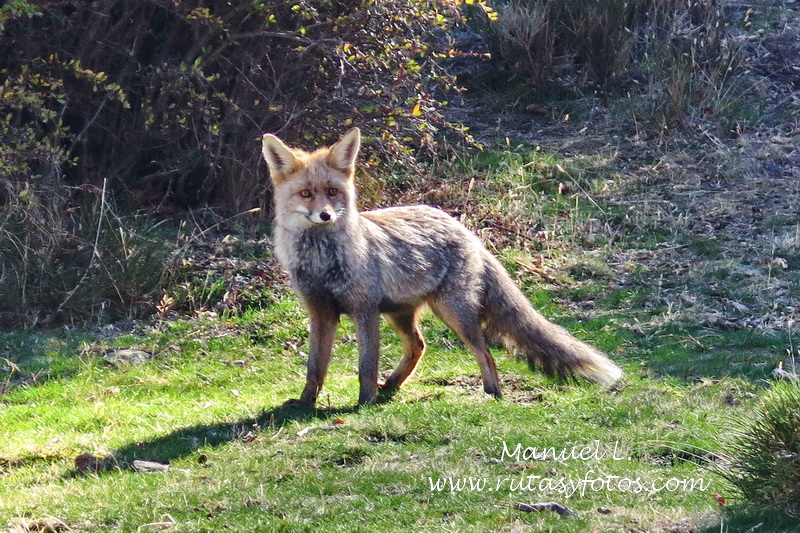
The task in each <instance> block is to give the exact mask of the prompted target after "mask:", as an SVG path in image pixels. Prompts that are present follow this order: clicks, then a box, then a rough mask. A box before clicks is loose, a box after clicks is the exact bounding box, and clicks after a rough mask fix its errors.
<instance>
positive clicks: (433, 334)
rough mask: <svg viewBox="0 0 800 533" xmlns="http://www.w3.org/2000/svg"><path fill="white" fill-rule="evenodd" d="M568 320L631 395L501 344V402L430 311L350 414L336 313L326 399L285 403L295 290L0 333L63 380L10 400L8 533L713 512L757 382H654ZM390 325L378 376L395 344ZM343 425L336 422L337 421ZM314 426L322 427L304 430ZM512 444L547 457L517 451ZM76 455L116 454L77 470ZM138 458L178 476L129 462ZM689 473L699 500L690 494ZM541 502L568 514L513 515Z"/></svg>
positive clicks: (295, 349)
mask: <svg viewBox="0 0 800 533" xmlns="http://www.w3.org/2000/svg"><path fill="white" fill-rule="evenodd" d="M549 296H550V295H548V294H545V293H535V294H533V300H534V301H544V300H545V299H547V298H548V297H549ZM550 309H551V310H557V309H558V308H557V307H552V305H551V306H550ZM550 314H551V316H552V315H553V313H550ZM557 314H560V315H562V317H561V319H559V321H561V322H562V323H565V324H566V325H567V326H568V327H571V328H572V329H574V330H575V332H576V334H577V335H579V336H581V337H583V338H587V339H589V340H592V341H593V342H594V341H596V342H597V344H598V345H600V346H602V347H603V348H605V349H607V350H609V351H611V352H612V354H615V355H614V356H615V358H616V359H618V360H620V361H622V362H623V366H624V367H625V369H626V372H627V377H626V378H625V381H624V382H623V383H622V384H621V385H620V386H618V387H616V388H614V389H611V390H604V389H602V388H601V387H599V386H596V385H589V384H583V383H575V382H563V381H559V380H554V379H550V378H546V377H544V376H542V375H539V374H533V373H531V372H529V371H528V370H527V368H526V367H525V365H524V364H523V363H520V362H518V361H516V360H514V359H513V358H512V357H509V356H505V355H503V352H502V351H500V350H498V351H496V355H497V359H498V362H499V366H500V371H501V375H502V379H503V388H504V392H505V395H506V399H504V400H502V401H495V400H492V399H490V398H488V397H487V396H486V395H484V394H483V392H482V387H481V384H480V379H479V377H478V376H479V372H478V369H477V365H476V363H475V362H474V360H473V358H472V356H471V355H470V354H469V353H468V352H467V351H466V350H465V349H464V347H463V346H461V345H460V344H459V343H458V342H457V341H456V340H455V337H454V336H453V335H452V333H449V332H448V331H447V330H446V328H445V327H444V326H443V325H442V324H441V323H439V322H438V321H437V320H435V319H433V318H431V317H426V319H425V321H424V327H425V331H426V332H425V335H426V337H427V338H428V339H429V341H430V346H429V352H428V354H427V355H426V356H425V358H424V359H423V362H422V363H421V365H420V368H419V369H418V371H417V373H416V375H415V376H414V377H413V378H412V380H411V381H410V382H409V383H408V384H407V386H405V387H403V389H401V391H400V392H399V393H398V394H397V395H396V396H394V398H392V399H391V400H389V401H387V402H386V403H383V404H380V405H377V406H372V407H367V408H362V409H356V408H355V407H354V404H355V399H356V394H357V389H358V384H357V378H356V367H357V350H356V344H355V337H354V333H353V328H352V325H351V324H350V323H349V321H345V322H343V325H342V327H341V329H340V335H339V343H338V344H337V350H336V356H335V358H334V361H333V363H332V365H331V369H330V373H329V379H328V382H327V383H326V387H325V389H324V393H323V394H322V396H321V398H320V401H319V404H318V409H316V410H303V409H298V408H284V407H281V405H282V402H283V401H284V400H286V399H287V398H290V397H296V396H297V395H298V393H299V392H300V390H301V388H302V385H303V381H304V377H303V373H304V362H305V358H304V356H303V354H302V352H303V351H304V350H305V349H306V338H307V335H306V333H305V314H304V312H303V311H302V310H301V309H300V308H299V307H298V305H297V304H296V303H295V302H294V300H292V299H283V300H280V301H279V303H278V304H277V305H275V306H273V307H271V308H270V309H268V310H263V311H254V310H251V311H249V312H248V313H246V314H244V315H242V316H240V317H237V318H235V319H232V320H222V319H215V320H205V321H198V320H191V321H187V320H184V321H177V322H172V323H163V324H157V325H155V326H153V327H150V328H141V329H140V330H137V331H134V332H132V333H128V334H125V335H123V336H119V337H117V338H114V339H113V340H109V339H99V338H91V337H90V336H87V335H83V336H71V335H52V336H49V335H44V334H42V335H40V336H37V337H32V336H31V337H28V340H27V341H26V340H25V337H24V336H23V335H20V334H12V335H4V336H3V337H2V339H1V340H0V343H1V344H0V345H2V347H3V350H4V353H10V352H11V350H10V348H11V347H17V346H20V345H24V346H26V348H25V349H24V350H19V351H15V352H14V353H15V354H17V355H16V356H15V365H16V366H17V367H18V368H19V370H18V371H17V372H18V374H19V375H20V376H22V375H32V374H34V373H35V372H37V371H39V370H38V369H41V368H43V366H42V365H44V366H47V367H48V368H50V369H56V368H60V369H63V371H60V372H51V374H50V376H49V378H48V379H47V380H42V381H34V380H32V379H28V380H22V379H20V380H18V381H16V382H13V383H9V385H8V388H7V390H6V393H5V394H4V395H3V396H2V415H1V418H0V431H2V433H3V434H4V435H8V438H6V439H4V441H3V442H2V443H0V458H1V459H0V472H1V473H0V494H1V495H2V497H0V502H2V503H0V516H3V523H9V524H20V523H30V521H35V520H36V519H40V518H41V517H47V516H50V517H57V518H58V519H59V520H62V521H63V522H64V523H66V524H67V525H68V526H69V527H73V528H80V529H81V530H82V531H108V530H135V529H137V528H140V527H142V526H145V525H147V524H151V526H150V527H154V528H158V527H168V528H169V529H170V530H174V531H213V530H218V529H220V528H223V527H227V528H230V529H232V530H242V531H243V530H259V529H260V530H267V531H281V530H286V531H306V530H308V531H312V530H314V531H319V530H320V528H322V529H324V530H326V531H367V530H373V529H374V528H375V527H381V528H382V529H384V530H387V531H408V530H420V531H448V530H458V531H486V530H510V529H512V528H514V527H532V528H537V529H541V528H544V529H547V530H554V531H584V530H586V529H587V528H612V529H619V528H622V529H624V528H630V527H638V526H636V524H642V523H649V524H655V525H658V524H660V523H663V524H666V523H667V521H668V519H667V518H666V516H673V518H674V517H675V516H677V517H678V518H674V519H675V520H678V519H680V520H688V521H691V522H692V523H697V524H702V523H703V521H704V520H708V519H713V516H714V515H715V513H716V511H717V509H716V507H715V505H716V504H715V503H714V500H713V497H712V494H713V493H714V492H719V493H725V492H726V491H727V490H728V487H727V485H726V484H725V482H724V481H723V480H721V479H720V478H717V477H715V476H714V475H713V474H712V473H711V472H710V471H709V470H708V468H707V465H708V464H709V463H710V462H713V461H714V458H715V456H716V454H717V453H718V452H720V451H721V450H719V449H718V446H719V445H718V444H716V442H717V441H716V438H717V437H718V435H719V434H720V432H724V431H725V427H726V424H727V419H728V417H729V416H730V415H731V414H732V413H735V412H739V411H741V410H743V409H747V408H748V406H750V405H751V404H752V403H753V401H754V399H753V398H754V397H755V396H756V395H757V394H758V386H757V385H753V384H751V383H750V382H748V381H744V380H742V379H735V378H728V377H723V378H721V379H719V380H718V381H714V382H703V383H700V384H698V382H696V381H695V380H693V379H686V378H687V376H686V375H680V373H679V372H673V373H671V374H670V376H669V377H666V376H664V377H653V375H652V373H651V371H650V369H651V368H653V365H652V364H651V363H650V362H647V361H643V362H642V363H641V364H639V362H637V361H635V360H634V359H633V358H630V357H629V355H627V354H626V353H625V352H626V351H627V349H628V348H629V347H630V338H628V337H626V335H619V334H616V333H614V332H615V331H617V328H614V327H608V326H609V324H611V323H613V322H612V321H611V319H609V318H602V317H600V318H596V319H593V320H589V321H585V322H582V321H580V320H577V319H575V317H570V316H569V315H568V314H567V315H565V314H564V313H563V310H562V312H561V313H557ZM253 332H256V334H254V333H253ZM384 334H385V335H384V346H383V351H384V358H383V361H382V364H381V370H382V371H383V372H388V371H390V370H391V368H392V367H393V364H394V363H396V361H397V359H398V358H399V354H400V351H401V348H400V346H399V343H398V342H397V340H396V338H395V337H394V336H393V335H391V334H390V333H389V331H388V328H387V329H386V330H385V331H384ZM33 339H35V340H33ZM112 344H113V345H114V346H136V347H140V348H143V349H149V350H152V352H153V354H154V356H153V358H152V359H151V360H149V361H147V362H145V363H143V364H141V365H136V366H127V367H126V366H112V365H110V364H108V363H106V362H105V361H103V359H102V357H100V353H101V352H102V349H100V350H98V349H96V347H101V348H104V347H106V346H108V345H112ZM663 344H664V346H665V348H664V350H666V349H667V348H666V346H667V345H668V343H666V342H664V343H663ZM653 363H655V362H653ZM732 391H738V392H732ZM745 393H749V394H745ZM731 394H734V395H735V396H736V398H735V399H736V401H732V400H731V398H730V395H731ZM337 419H338V420H337ZM334 421H343V422H344V424H340V425H336V426H335V428H329V427H328V426H330V425H331V424H333V422H334ZM307 427H312V428H316V429H312V430H310V431H309V432H307V434H305V435H300V436H299V435H298V432H300V431H301V430H303V429H304V428H307ZM517 445H520V447H521V450H525V449H531V448H537V449H539V450H544V449H552V450H553V452H552V453H553V454H554V455H553V457H550V458H547V457H545V458H544V460H537V459H534V458H531V457H526V456H525V454H524V453H521V454H519V455H517V456H514V455H513V451H514V449H515V448H516V446H517ZM583 448H587V450H588V451H584V456H583V457H581V456H579V455H574V456H570V454H579V453H580V451H581V450H582V449H583ZM504 449H506V450H507V451H508V452H511V454H512V455H511V456H509V454H508V453H504ZM592 450H594V451H592ZM82 454H90V455H91V456H93V457H97V458H107V459H106V461H107V464H106V465H105V466H104V468H102V469H101V470H100V471H98V472H95V471H93V470H91V469H90V470H88V471H87V470H81V469H80V468H79V467H78V465H77V464H76V458H78V457H79V456H80V455H82ZM558 454H560V455H561V456H558V457H557V456H556V455H558ZM137 459H140V460H151V461H159V462H162V463H169V465H170V468H169V470H168V471H167V472H161V473H140V472H136V471H134V470H133V469H132V468H131V466H130V465H131V464H132V462H133V461H134V460H137ZM695 478H697V479H699V478H702V479H703V480H705V481H704V482H703V483H706V482H707V485H705V490H700V489H699V488H696V489H695V490H688V489H686V486H687V485H686V483H689V481H687V480H691V479H695ZM620 480H622V482H623V485H624V487H622V488H625V489H626V490H621V488H620V487H618V486H616V485H614V483H618V482H620ZM634 480H638V481H636V482H635V483H646V484H652V483H658V482H660V481H659V480H672V481H671V483H672V485H670V487H669V489H674V490H668V489H667V488H663V487H662V489H661V490H659V491H655V492H654V491H653V490H644V489H642V490H641V491H639V492H636V491H635V489H634V488H632V487H633V484H634ZM470 483H471V484H472V485H470ZM560 483H561V484H560ZM569 483H572V484H573V485H568V484H569ZM451 484H453V485H452V486H451ZM540 484H541V485H540ZM548 484H550V489H552V490H545V489H547V485H548ZM637 486H638V485H637ZM648 487H649V485H648ZM649 488H650V489H652V487H649ZM540 489H541V490H540ZM551 500H553V501H558V502H560V503H561V504H562V505H565V506H567V507H569V508H570V509H571V510H573V511H575V512H576V513H577V515H578V516H577V517H574V518H568V517H564V516H560V515H558V514H556V513H553V512H542V513H525V512H522V511H518V510H516V509H515V508H514V506H515V505H516V504H518V503H535V502H538V501H551ZM670 513H672V514H670ZM675 513H677V515H675ZM387 517H392V518H391V519H390V520H387ZM26 521H28V522H26ZM154 524H155V525H154ZM158 524H160V525H158Z"/></svg>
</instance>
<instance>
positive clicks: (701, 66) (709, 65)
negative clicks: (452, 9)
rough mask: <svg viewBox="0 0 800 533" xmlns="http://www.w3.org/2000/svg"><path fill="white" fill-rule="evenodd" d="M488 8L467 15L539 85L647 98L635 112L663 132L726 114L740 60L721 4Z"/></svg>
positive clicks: (512, 0) (616, 2)
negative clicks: (729, 89) (729, 88)
mask: <svg viewBox="0 0 800 533" xmlns="http://www.w3.org/2000/svg"><path fill="white" fill-rule="evenodd" d="M481 4H482V6H481V7H476V4H475V3H472V5H471V6H470V7H469V8H468V10H467V18H468V19H469V20H470V21H471V22H472V26H473V27H474V28H475V29H476V30H477V31H478V32H480V33H482V34H483V35H485V36H486V38H487V40H488V41H489V43H490V46H491V48H492V50H493V57H495V58H496V60H497V61H498V62H499V63H500V64H503V65H506V66H507V67H509V68H510V69H511V70H512V72H514V73H515V74H517V75H521V76H524V77H525V78H526V79H527V80H528V82H529V84H530V86H532V87H534V88H541V87H546V86H548V85H552V84H554V83H556V82H558V83H560V84H562V85H566V86H568V87H570V88H572V89H575V90H578V91H585V90H594V89H600V90H602V91H604V92H606V93H614V92H616V93H617V94H633V95H635V96H641V98H639V99H638V100H637V106H636V108H635V109H636V111H637V112H638V113H639V114H640V115H641V116H644V117H645V120H646V121H647V122H650V123H651V124H650V126H652V127H653V128H654V129H659V128H664V127H671V126H686V125H688V124H689V123H691V122H692V121H693V118H694V119H696V118H698V117H700V116H701V115H705V116H707V115H710V114H714V113H717V112H719V113H720V114H722V106H723V105H724V102H721V101H722V100H723V99H724V98H723V97H724V96H726V95H727V93H726V91H725V87H726V85H727V84H729V82H730V80H731V78H732V73H733V72H734V71H735V67H736V56H737V53H736V50H735V49H734V48H732V46H731V44H730V40H728V39H727V37H728V30H727V27H726V25H725V24H724V20H723V14H722V11H721V8H720V6H719V4H718V3H717V2H715V1H713V0H689V1H686V0H666V1H658V2H656V1H653V0H608V1H600V0H592V1H588V2H587V1H583V0H494V1H490V0H484V1H483V2H482V3H481ZM487 13H488V14H487ZM489 15H492V16H489ZM637 118H641V117H637ZM701 118H702V117H701Z"/></svg>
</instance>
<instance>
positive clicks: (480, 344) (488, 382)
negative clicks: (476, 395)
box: [430, 297, 502, 398]
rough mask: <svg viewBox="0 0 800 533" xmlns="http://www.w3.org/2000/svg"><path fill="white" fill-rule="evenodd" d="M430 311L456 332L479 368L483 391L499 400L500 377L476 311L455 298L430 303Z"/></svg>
mask: <svg viewBox="0 0 800 533" xmlns="http://www.w3.org/2000/svg"><path fill="white" fill-rule="evenodd" d="M430 306H431V309H433V312H434V313H436V315H437V316H438V317H439V318H441V319H442V320H444V322H445V324H447V325H448V326H449V327H450V329H452V330H453V331H455V332H456V334H457V335H458V336H459V337H460V338H461V340H462V341H463V342H464V344H466V345H467V347H468V348H469V349H470V350H471V351H472V354H473V355H474V356H475V359H476V360H477V361H478V365H479V366H480V367H481V377H482V378H483V390H484V391H485V392H486V393H487V394H491V395H492V396H494V397H496V398H500V397H501V396H502V393H501V392H500V377H499V376H498V375H497V366H496V365H495V363H494V358H493V357H492V354H491V353H489V347H488V346H487V344H486V338H485V337H484V336H483V330H482V328H481V321H480V318H479V317H478V312H477V309H475V308H474V307H473V306H471V305H469V303H467V302H465V301H463V300H459V299H456V298H448V297H439V298H438V299H436V300H433V301H431V302H430Z"/></svg>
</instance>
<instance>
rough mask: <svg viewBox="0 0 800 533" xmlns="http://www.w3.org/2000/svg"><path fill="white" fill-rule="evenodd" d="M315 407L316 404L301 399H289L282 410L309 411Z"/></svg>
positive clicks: (282, 406)
mask: <svg viewBox="0 0 800 533" xmlns="http://www.w3.org/2000/svg"><path fill="white" fill-rule="evenodd" d="M311 407H314V402H308V401H306V400H303V399H301V398H289V399H288V400H286V401H285V402H283V405H281V408H282V409H291V408H300V409H309V408H311Z"/></svg>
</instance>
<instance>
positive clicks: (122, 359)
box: [103, 348, 153, 366]
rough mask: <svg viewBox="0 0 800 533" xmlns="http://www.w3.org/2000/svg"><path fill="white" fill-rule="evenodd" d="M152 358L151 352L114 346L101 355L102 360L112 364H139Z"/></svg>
mask: <svg viewBox="0 0 800 533" xmlns="http://www.w3.org/2000/svg"><path fill="white" fill-rule="evenodd" d="M152 358H153V354H152V353H150V352H145V351H144V350H134V349H132V348H114V349H112V350H108V351H107V352H106V353H105V355H103V360H104V361H105V362H107V363H109V364H111V365H114V366H122V365H140V364H142V363H145V362H147V361H149V360H150V359H152Z"/></svg>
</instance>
